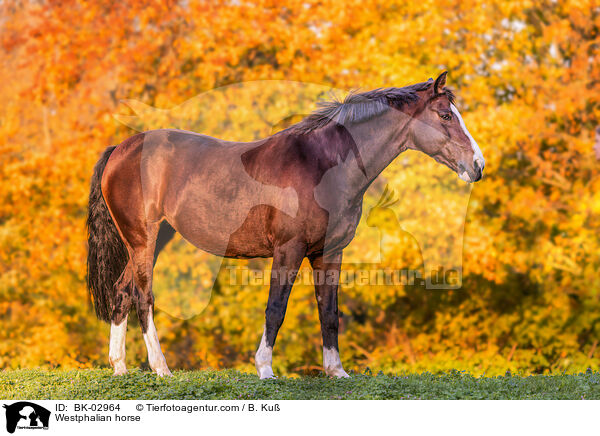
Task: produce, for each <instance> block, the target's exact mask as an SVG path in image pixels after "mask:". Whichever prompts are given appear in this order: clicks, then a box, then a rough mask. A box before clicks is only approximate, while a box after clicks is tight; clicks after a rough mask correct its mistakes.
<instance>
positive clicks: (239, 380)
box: [0, 369, 600, 400]
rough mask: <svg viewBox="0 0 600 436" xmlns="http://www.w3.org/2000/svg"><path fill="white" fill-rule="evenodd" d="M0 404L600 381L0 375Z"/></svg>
mask: <svg viewBox="0 0 600 436" xmlns="http://www.w3.org/2000/svg"><path fill="white" fill-rule="evenodd" d="M0 399H13V400H14V399H31V400H35V399H38V400H41V399H90V400H91V399H105V400H113V399H211V400H213V399H214V400H217V399H273V400H280V399H297V400H308V399H355V400H362V399H365V400H366V399H382V400H383V399H410V400H412V399H577V400H579V399H600V373H598V372H591V371H588V372H586V373H583V374H578V375H554V376H540V375H538V376H529V377H518V376H511V375H506V376H502V377H472V376H470V375H468V374H465V373H461V372H451V373H448V374H429V373H425V374H410V375H383V374H380V375H364V374H352V375H351V378H350V379H345V380H334V379H329V378H326V377H324V376H321V377H303V378H297V379H291V378H289V379H288V378H280V379H275V380H264V381H260V380H259V379H258V377H256V376H255V375H250V374H244V373H240V372H238V371H234V370H225V371H210V370H203V371H176V372H175V373H174V376H173V377H170V378H165V379H161V378H159V377H157V376H155V375H153V374H152V373H150V372H147V371H140V370H135V369H134V370H131V371H130V372H129V373H128V374H127V375H125V376H121V377H113V376H112V375H111V371H110V370H108V369H94V370H79V371H61V370H52V371H46V370H18V371H1V372H0Z"/></svg>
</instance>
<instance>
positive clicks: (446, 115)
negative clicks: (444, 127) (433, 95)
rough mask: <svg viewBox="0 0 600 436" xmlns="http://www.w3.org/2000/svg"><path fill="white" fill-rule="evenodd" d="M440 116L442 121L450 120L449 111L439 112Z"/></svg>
mask: <svg viewBox="0 0 600 436" xmlns="http://www.w3.org/2000/svg"><path fill="white" fill-rule="evenodd" d="M440 117H441V118H442V120H444V121H450V120H451V119H452V114H451V113H444V114H441V115H440Z"/></svg>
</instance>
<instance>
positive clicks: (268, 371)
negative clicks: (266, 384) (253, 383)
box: [258, 366, 275, 380]
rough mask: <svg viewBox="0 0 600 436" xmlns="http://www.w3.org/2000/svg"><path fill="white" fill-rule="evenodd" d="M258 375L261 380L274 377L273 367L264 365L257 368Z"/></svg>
mask: <svg viewBox="0 0 600 436" xmlns="http://www.w3.org/2000/svg"><path fill="white" fill-rule="evenodd" d="M258 377H259V378H260V379H261V380H267V379H271V378H275V375H274V374H273V368H271V367H270V366H265V367H263V368H261V369H259V370H258Z"/></svg>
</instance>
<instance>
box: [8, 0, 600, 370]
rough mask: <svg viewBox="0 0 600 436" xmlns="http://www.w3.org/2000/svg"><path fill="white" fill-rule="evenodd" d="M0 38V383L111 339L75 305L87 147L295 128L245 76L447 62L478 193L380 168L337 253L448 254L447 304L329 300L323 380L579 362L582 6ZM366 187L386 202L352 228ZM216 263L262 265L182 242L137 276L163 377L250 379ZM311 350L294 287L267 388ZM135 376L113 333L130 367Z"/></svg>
mask: <svg viewBox="0 0 600 436" xmlns="http://www.w3.org/2000/svg"><path fill="white" fill-rule="evenodd" d="M284 3H285V4H284ZM0 28H1V32H0V44H1V50H2V51H1V56H2V58H1V60H2V66H3V68H2V69H1V70H0V98H1V101H2V104H0V368H16V367H33V366H51V367H56V366H61V367H89V366H96V365H107V364H108V362H107V352H108V330H109V328H108V326H107V325H104V324H102V323H100V322H99V321H97V320H96V318H95V316H94V314H93V310H92V309H91V308H90V305H89V299H88V296H87V291H86V289H85V259H86V234H85V225H84V224H85V214H86V201H87V194H88V190H89V180H90V177H91V174H92V168H93V166H94V163H95V162H96V160H97V159H98V157H99V155H100V153H101V151H102V150H104V148H105V147H107V146H109V145H116V144H118V143H120V142H121V141H122V140H124V139H125V138H127V137H128V136H130V135H132V134H134V133H135V132H136V129H137V130H141V129H149V128H157V127H179V128H186V129H192V130H196V131H199V132H202V133H208V134H214V135H217V134H218V135H221V136H222V137H225V138H228V139H237V140H251V139H255V138H257V137H261V136H267V135H269V134H270V133H271V130H272V129H273V126H276V125H277V123H278V122H280V121H281V120H282V119H284V118H285V116H286V115H293V114H294V113H296V114H302V113H305V112H303V111H304V110H305V109H306V106H305V105H306V98H304V99H303V100H302V102H301V103H302V104H300V103H299V102H296V100H294V98H296V97H294V96H288V99H287V100H286V104H288V105H290V107H293V109H294V110H293V111H292V112H290V113H288V112H289V111H288V110H286V111H282V110H280V109H278V106H277V105H278V101H280V99H279V100H278V99H270V98H269V96H270V95H271V94H269V93H268V92H261V91H264V87H262V86H255V87H252V85H251V84H250V83H251V82H252V81H259V80H260V81H264V80H280V81H281V80H285V81H291V82H302V83H309V84H312V85H310V86H312V87H313V88H308V89H309V91H310V92H308V93H307V94H306V95H310V96H314V97H315V98H317V97H319V96H321V91H322V90H326V89H332V88H334V89H336V90H350V89H354V88H360V89H372V88H377V87H383V86H404V85H408V84H411V83H415V82H421V81H424V80H427V79H428V78H429V77H432V76H433V77H435V76H437V74H439V73H440V72H441V71H443V70H446V69H447V70H448V71H449V78H448V84H449V86H451V87H452V88H453V90H454V91H455V93H456V94H457V97H458V100H457V105H458V107H459V108H460V110H461V112H462V114H463V117H464V119H465V123H466V124H467V126H468V127H469V130H470V131H471V133H472V134H473V136H474V137H475V138H476V139H477V142H478V143H479V145H480V146H481V148H482V150H483V154H484V155H485V157H486V168H485V176H484V179H483V180H482V181H481V182H479V183H477V184H475V185H473V187H472V188H471V187H465V186H464V184H462V185H460V184H459V183H458V182H457V181H455V179H456V176H455V175H453V174H451V173H450V170H448V169H447V168H445V167H442V166H439V165H437V164H436V163H435V162H433V161H432V160H430V159H426V158H425V157H423V156H421V155H417V154H416V153H406V154H405V155H402V156H401V157H400V158H399V159H398V160H397V161H396V162H394V164H393V165H392V166H390V168H388V169H387V170H386V171H385V172H384V173H383V174H382V176H381V179H380V180H378V181H377V182H376V183H375V184H374V185H373V186H372V188H371V189H370V190H369V192H368V193H367V196H366V197H365V216H364V217H363V220H362V223H361V229H362V233H361V231H359V236H358V237H357V239H356V240H355V241H354V242H353V243H352V244H351V246H350V247H349V249H348V250H349V252H348V253H349V256H350V259H352V256H354V258H357V259H359V258H360V255H361V254H364V253H372V252H378V250H380V254H381V256H380V258H379V259H378V260H377V262H378V265H379V266H380V267H388V266H390V265H392V264H394V265H401V266H403V267H407V268H415V269H418V268H419V267H420V266H421V259H423V261H425V260H426V259H435V257H436V256H439V255H440V252H443V251H444V250H447V249H448V250H449V248H448V247H449V246H447V245H446V244H447V243H446V242H444V241H454V244H455V243H456V241H459V242H460V248H461V249H462V252H460V253H459V254H458V258H456V255H454V257H452V259H454V261H453V262H455V263H456V266H460V267H462V287H461V288H460V289H457V290H439V291H435V290H424V289H423V288H421V287H416V286H399V285H398V286H395V285H394V286H376V285H373V284H368V283H367V284H360V283H351V284H349V285H344V286H342V289H341V293H340V309H341V312H343V316H342V322H341V325H342V331H341V335H340V347H341V353H342V359H343V361H344V364H345V366H346V367H347V369H356V370H360V371H362V370H364V369H365V368H366V367H369V368H371V370H373V371H375V370H380V369H381V370H386V371H388V370H389V371H400V370H405V371H425V370H428V371H435V370H448V369H452V368H455V369H461V370H462V369H464V370H468V371H471V372H473V373H486V374H494V373H504V372H505V371H507V370H511V371H513V372H521V373H541V372H562V371H567V372H575V371H580V370H584V369H586V368H588V367H591V368H593V369H596V370H597V369H599V368H600V350H599V349H598V348H599V342H600V275H599V274H598V269H599V267H600V177H599V175H600V168H599V166H600V162H597V161H596V160H595V158H594V155H593V150H592V146H593V140H594V129H595V127H596V125H597V124H598V123H599V116H600V37H599V31H600V6H599V5H598V4H597V3H596V2H594V1H585V0H584V1H575V0H566V1H561V2H554V1H536V2H534V1H514V2H505V1H499V0H493V1H485V2H484V1H478V0H466V1H465V0H461V1H458V0H450V1H446V2H431V1H422V0H421V1H416V0H407V1H396V0H385V1H383V0H366V1H365V0H360V1H358V0H348V1H344V2H339V1H330V0H320V1H315V0H302V1H296V0H291V1H287V2H281V1H274V0H255V1H252V2H246V1H198V2H196V1H189V2H188V1H179V2H177V1H154V2H150V4H148V2H142V1H137V0H135V1H129V2H116V1H115V2H105V1H83V0H64V1H52V0H46V1H39V2H28V1H23V2H2V4H0ZM291 82H290V83H291ZM238 83H249V85H248V87H245V88H236V87H235V86H233V87H232V86H230V85H234V84H238ZM274 86H275V85H274ZM216 88H221V89H223V91H222V92H220V93H219V94H216V93H211V92H213V91H211V90H214V89H216ZM269 89H274V88H269ZM286 89H288V88H286ZM303 89H305V88H303ZM278 92H279V93H278V94H277V95H282V94H281V93H282V92H285V90H283V91H282V90H279V91H278ZM231 93H235V96H236V97H235V98H233V97H232V94H231ZM202 95H209V96H213V97H214V98H212V99H209V100H207V99H206V98H202V97H201V96H202ZM294 95H296V94H294ZM199 96H200V97H199ZM290 102H292V103H290ZM296 104H297V105H296ZM294 105H296V106H294ZM153 108H159V109H164V111H157V110H156V109H153ZM308 109H310V108H308ZM228 111H229V112H228ZM446 180H448V182H446ZM450 180H451V181H450ZM448 183H452V185H448ZM386 185H387V186H389V187H390V188H391V189H392V190H393V191H394V193H395V195H396V196H397V197H398V198H399V199H400V200H399V202H398V203H396V204H394V205H392V206H390V207H389V208H387V210H381V211H379V212H378V213H375V212H374V213H373V214H372V216H371V217H368V215H369V210H370V209H371V208H372V207H373V206H375V205H376V203H377V202H378V200H379V199H380V196H381V193H382V191H383V190H384V186H386ZM448 186H450V188H448ZM445 187H446V188H445ZM471 189H472V191H471ZM467 206H468V207H467ZM461 208H462V209H461ZM389 211H392V213H390V212H389ZM461 211H462V212H461ZM465 211H466V216H465ZM432 214H433V215H432ZM432 216H435V217H436V219H432V218H431V217H432ZM367 218H370V219H369V221H370V223H369V225H367V223H366V221H367ZM451 220H455V221H456V222H454V221H452V222H450V221H451ZM457 220H458V221H457ZM462 226H464V231H463V228H462ZM457 229H458V230H457ZM369 232H370V233H369ZM382 234H385V235H387V236H386V238H383V237H382V236H381V235H382ZM361 235H366V236H361ZM369 235H370V236H369ZM373 235H374V236H373ZM457 238H458V239H457ZM448 244H449V243H448ZM455 245H456V244H455ZM415 259H416V260H415ZM363 260H364V259H363ZM363 260H360V261H361V262H362V261H363ZM232 265H234V266H236V267H237V268H245V269H247V270H252V271H261V270H264V269H266V270H267V271H268V263H266V262H265V261H262V260H250V261H232V260H222V259H220V258H215V257H212V256H209V255H207V254H204V253H198V252H197V251H196V250H193V249H191V248H190V246H189V245H186V243H185V242H184V241H181V240H175V241H174V242H173V243H172V244H171V245H170V246H169V247H167V250H166V251H165V253H163V255H162V256H161V258H160V259H159V262H158V264H157V271H156V284H155V293H156V296H157V297H156V298H157V303H156V304H157V313H156V325H157V328H158V331H159V335H160V337H161V343H162V347H163V350H164V352H165V355H166V358H167V362H168V363H169V364H170V366H171V367H172V368H174V369H177V368H190V367H194V368H199V367H201V368H204V367H213V368H224V367H237V368H241V369H248V370H249V369H251V368H252V357H253V355H254V352H255V349H256V345H257V343H258V340H259V339H260V333H261V331H262V324H263V319H264V308H265V304H266V299H267V289H266V286H262V285H256V284H252V283H246V284H235V285H232V284H231V280H230V278H231V277H230V272H231V268H229V267H231V266H232ZM355 266H356V263H353V262H350V261H349V262H348V263H347V264H346V265H345V269H346V270H351V269H352V268H354V267H355ZM228 268H229V269H228ZM320 345H321V338H320V333H319V323H318V317H317V310H316V304H315V302H314V294H313V291H312V289H311V287H310V286H309V285H308V284H305V283H299V284H298V286H296V287H295V288H294V290H293V292H292V296H291V298H290V305H289V308H288V312H287V315H286V320H285V322H284V325H283V327H282V329H281V332H280V334H279V337H278V341H277V346H276V351H275V353H274V354H275V356H274V362H273V363H274V370H275V372H276V373H279V374H292V373H296V374H302V373H305V372H310V371H312V370H315V369H318V368H319V365H320V362H321V357H320V356H321V354H320V353H321V348H320ZM145 360H146V352H145V348H144V344H143V341H142V338H141V334H139V330H138V327H136V326H130V329H129V336H128V363H129V364H130V365H138V364H139V362H141V361H142V362H143V361H145Z"/></svg>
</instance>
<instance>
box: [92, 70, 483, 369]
mask: <svg viewBox="0 0 600 436" xmlns="http://www.w3.org/2000/svg"><path fill="white" fill-rule="evenodd" d="M446 76H447V72H446V71H444V72H443V73H441V74H440V75H439V76H438V77H437V79H436V80H435V81H434V80H433V79H429V80H427V81H426V82H421V83H417V84H413V85H409V86H405V87H402V88H378V89H375V90H372V91H367V92H363V93H357V92H354V93H350V94H349V95H348V96H347V97H346V98H345V99H344V100H343V101H339V100H333V101H327V102H321V103H320V104H319V107H318V108H317V109H316V110H315V111H314V112H312V113H311V114H310V115H308V116H307V117H305V118H304V119H303V120H301V121H300V122H298V123H297V124H294V125H292V126H290V127H289V128H287V129H285V130H282V131H280V132H277V133H275V134H273V135H271V136H269V137H267V138H264V139H261V140H258V141H254V142H231V141H225V140H221V139H217V138H213V137H210V136H206V135H202V134H199V133H194V132H189V131H183V130H175V129H161V130H152V131H147V132H143V133H139V134H137V135H135V136H132V137H130V138H128V139H126V140H125V141H123V142H122V143H121V144H119V145H118V146H111V147H108V148H107V149H106V150H105V151H104V152H103V154H102V155H101V157H100V159H99V161H98V162H97V164H96V165H95V167H94V172H93V176H92V180H91V187H90V195H89V204H88V218H87V228H88V259H87V268H88V274H87V286H88V289H89V293H90V297H91V300H92V302H93V305H94V307H95V312H96V315H97V317H98V318H99V319H100V320H103V321H106V322H108V323H110V325H111V328H110V342H109V353H108V358H109V359H108V360H109V362H110V364H111V365H112V367H113V368H114V374H115V375H120V374H125V373H126V372H127V368H126V365H125V334H126V330H127V317H128V314H129V312H130V310H131V309H132V308H133V307H135V310H136V313H137V316H138V318H139V320H140V326H141V330H142V334H143V337H144V341H145V343H146V347H147V351H148V363H149V365H150V368H151V369H152V370H153V371H154V372H156V373H157V374H158V375H159V376H167V375H171V372H170V370H169V367H168V366H167V363H166V360H165V357H164V355H163V353H162V351H161V348H160V343H159V339H158V334H157V331H156V327H155V325H154V320H153V316H154V315H153V313H154V296H153V293H152V273H153V266H154V263H155V262H156V257H157V256H158V253H159V252H160V250H161V249H162V248H163V247H164V245H165V244H166V242H168V240H169V239H170V238H171V237H172V236H173V235H174V233H175V232H179V233H180V234H181V236H182V237H183V238H184V239H186V240H187V241H189V242H190V243H191V244H193V245H194V246H195V247H198V248H199V249H202V250H205V251H207V252H209V253H212V254H214V255H218V256H224V257H229V258H237V259H246V258H256V257H261V258H273V261H272V267H271V277H270V288H269V295H268V300H267V307H266V310H265V323H264V326H263V333H262V338H261V340H260V345H259V347H258V350H257V352H256V355H255V366H256V370H257V373H258V376H259V377H260V378H261V379H266V378H273V377H274V374H273V370H272V355H273V347H274V345H275V340H276V337H277V333H278V331H279V328H280V327H281V325H282V323H283V320H284V316H285V311H286V308H287V303H288V298H289V296H290V292H291V290H292V286H293V284H294V281H295V278H296V275H297V273H298V269H299V268H300V265H301V263H302V261H303V259H304V258H308V260H309V261H310V265H311V267H312V269H313V277H314V282H315V296H316V300H317V307H318V314H319V320H320V324H321V335H322V345H323V369H324V372H325V374H326V375H328V376H332V377H348V374H347V373H346V371H345V370H344V367H343V365H342V361H341V359H340V355H339V346H338V327H339V316H338V283H339V276H340V266H341V263H342V253H343V250H344V248H345V247H346V246H347V245H348V244H349V243H350V242H351V241H352V239H353V237H354V234H355V231H356V228H357V225H358V223H359V220H360V217H361V213H362V202H363V195H364V193H365V191H366V190H367V188H368V187H369V185H370V184H371V183H372V182H373V181H374V180H375V178H376V177H377V176H378V175H379V174H380V173H381V172H382V171H383V170H384V169H385V168H386V167H387V166H388V165H389V164H390V163H391V162H392V161H393V160H394V159H395V158H396V157H397V156H398V155H399V154H401V153H402V152H404V151H406V150H408V149H411V150H418V151H421V152H423V153H425V154H427V155H429V156H431V157H432V158H433V159H435V160H436V161H437V162H439V163H441V164H443V165H445V166H447V167H448V168H450V169H451V170H452V171H454V172H456V173H457V175H458V177H459V178H460V179H462V180H463V181H465V182H467V183H472V182H476V181H478V180H480V179H481V178H482V175H483V170H484V166H485V160H484V158H483V155H482V153H481V150H480V149H479V147H478V145H477V143H476V142H475V140H474V139H473V137H472V136H471V134H470V133H469V131H468V130H467V128H466V126H465V123H464V121H463V119H462V117H461V115H460V113H459V111H458V109H457V108H456V106H455V104H454V100H455V99H454V94H453V93H452V91H451V90H450V89H449V88H446V86H445V85H446ZM323 278H327V279H326V280H324V279H323Z"/></svg>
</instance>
